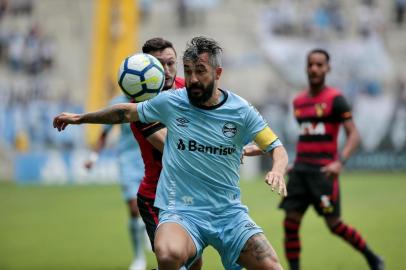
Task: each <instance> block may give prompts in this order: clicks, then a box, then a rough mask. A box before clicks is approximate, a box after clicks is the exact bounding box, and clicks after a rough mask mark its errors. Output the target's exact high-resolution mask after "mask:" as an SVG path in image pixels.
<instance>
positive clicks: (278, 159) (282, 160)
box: [270, 145, 289, 175]
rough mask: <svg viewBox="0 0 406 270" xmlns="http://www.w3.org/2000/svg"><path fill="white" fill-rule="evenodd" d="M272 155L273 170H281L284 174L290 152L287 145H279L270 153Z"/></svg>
mask: <svg viewBox="0 0 406 270" xmlns="http://www.w3.org/2000/svg"><path fill="white" fill-rule="evenodd" d="M270 154H271V156H272V171H275V172H279V173H280V174H282V175H284V174H285V172H286V168H287V166H288V161H289V160H288V154H287V153H286V150H285V147H283V146H282V145H281V146H278V147H276V148H275V149H273V150H272V152H271V153H270Z"/></svg>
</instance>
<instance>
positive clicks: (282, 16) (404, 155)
mask: <svg viewBox="0 0 406 270" xmlns="http://www.w3.org/2000/svg"><path fill="white" fill-rule="evenodd" d="M137 3H138V4H139V8H140V17H141V20H140V21H139V27H138V32H139V33H138V35H139V38H138V40H139V43H140V44H141V43H142V42H143V41H144V40H146V39H148V38H150V37H152V36H163V37H165V38H167V39H169V40H172V41H173V43H174V44H175V46H176V47H177V48H178V53H179V54H180V55H181V54H182V52H183V48H184V45H185V42H186V41H187V40H189V39H190V38H191V37H193V36H196V35H200V34H202V35H208V36H212V37H214V38H216V39H218V40H220V42H222V43H223V47H224V48H225V50H226V54H225V60H226V61H225V63H224V65H225V67H226V69H225V70H226V74H225V76H224V77H225V78H224V83H223V85H225V86H227V87H229V88H230V89H232V90H233V91H235V92H237V93H238V94H240V95H241V96H243V97H245V98H247V99H248V100H250V101H251V102H253V103H254V104H255V105H257V106H258V107H259V108H260V110H262V112H263V113H264V115H266V117H267V118H268V120H269V121H270V122H271V126H272V127H273V128H274V129H275V131H276V133H277V134H279V136H280V137H281V139H282V141H283V142H284V143H285V144H286V145H287V148H288V149H289V150H291V151H292V150H293V147H294V144H295V140H296V136H297V130H296V123H295V122H294V120H293V117H292V113H291V106H290V101H291V98H292V96H293V94H294V93H295V92H297V91H298V90H300V89H301V88H302V87H305V85H306V77H305V73H304V68H305V66H304V65H305V56H306V53H307V51H308V50H310V49H311V48H314V47H322V48H325V49H327V50H328V51H330V53H331V55H332V72H331V74H330V76H329V78H328V83H329V84H331V85H333V86H336V87H338V88H340V89H342V91H343V92H344V93H345V95H346V96H347V97H348V99H349V100H350V101H351V103H352V104H351V105H352V106H353V110H354V116H355V120H356V123H357V125H358V127H359V130H360V132H361V136H362V138H363V142H362V149H361V150H360V151H359V153H358V154H357V155H355V157H354V158H352V159H351V160H350V162H349V167H350V168H351V167H352V168H367V169H368V168H370V169H403V170H405V169H406V72H405V70H406V58H405V56H406V22H405V20H406V18H405V12H406V1H405V0H390V1H387V0H357V1H350V0H311V1H310V0H309V1H299V0H277V1H266V0H262V1H260V0H256V1H243V0H210V1H199V0H171V1H164V0H139V1H138V2H137ZM97 4H98V1H97V0H94V1H83V2H82V1H79V0H73V1H70V0H57V1H52V0H12V1H10V0H0V153H1V154H0V163H1V164H3V165H2V166H1V168H0V172H1V174H0V178H13V177H17V178H19V177H18V176H16V174H18V173H17V171H18V170H20V169H21V167H20V166H19V165H18V164H17V163H19V160H21V159H24V158H27V156H29V155H32V154H34V155H35V154H36V153H38V152H40V153H47V151H54V150H58V151H59V150H61V149H62V150H69V151H76V150H78V151H84V150H83V149H86V148H87V145H86V141H85V140H84V139H83V137H84V131H83V127H71V128H70V131H69V132H66V133H63V134H58V133H57V132H56V131H54V130H53V129H52V127H51V119H52V118H53V116H54V115H55V114H56V113H57V112H60V111H75V112H79V111H82V110H84V109H85V106H86V102H85V101H86V98H87V92H86V90H85V89H86V87H87V84H88V82H87V81H86V79H87V78H88V67H87V65H88V62H89V60H88V59H87V58H89V57H88V55H90V52H89V51H88V50H90V49H89V48H90V47H91V46H90V43H91V42H92V41H91V37H92V30H91V29H92V28H91V18H90V17H91V15H90V14H92V13H93V10H94V6H95V5H97ZM47 14H48V15H49V14H52V16H47ZM45 18H47V19H45ZM162 25H165V26H166V28H164V27H162ZM86 56H87V57H86ZM178 65H179V70H180V71H179V72H180V74H182V67H181V64H180V63H178ZM252 93H255V94H252ZM28 160H30V159H28ZM16 164H17V165H16ZM21 166H22V165H21ZM10 168H11V169H10ZM110 176H111V175H110ZM21 177H22V178H24V177H36V175H34V176H33V175H22V176H21Z"/></svg>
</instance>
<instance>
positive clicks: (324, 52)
mask: <svg viewBox="0 0 406 270" xmlns="http://www.w3.org/2000/svg"><path fill="white" fill-rule="evenodd" d="M314 53H321V54H324V56H325V57H326V60H327V63H329V62H330V55H329V54H328V52H327V51H326V50H324V49H320V48H317V49H313V50H311V51H310V52H309V53H308V54H307V59H309V57H310V55H312V54H314Z"/></svg>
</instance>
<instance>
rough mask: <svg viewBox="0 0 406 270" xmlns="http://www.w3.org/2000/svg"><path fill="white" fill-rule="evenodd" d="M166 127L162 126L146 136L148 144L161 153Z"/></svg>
mask: <svg viewBox="0 0 406 270" xmlns="http://www.w3.org/2000/svg"><path fill="white" fill-rule="evenodd" d="M166 134H167V129H166V128H162V129H160V130H158V131H156V132H154V133H153V134H151V135H149V136H148V137H147V140H148V141H149V143H150V144H152V146H153V147H154V148H156V149H157V150H159V151H160V152H161V153H162V152H163V151H164V144H165V139H166Z"/></svg>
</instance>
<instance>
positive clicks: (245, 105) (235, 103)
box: [223, 90, 257, 118]
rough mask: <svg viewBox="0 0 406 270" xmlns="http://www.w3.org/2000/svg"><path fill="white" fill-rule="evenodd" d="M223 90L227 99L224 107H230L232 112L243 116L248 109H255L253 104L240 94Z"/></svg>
mask: <svg viewBox="0 0 406 270" xmlns="http://www.w3.org/2000/svg"><path fill="white" fill-rule="evenodd" d="M223 91H224V93H225V95H226V97H227V100H226V102H225V104H224V105H225V108H226V109H231V110H233V111H234V112H237V113H238V114H240V116H241V117H243V118H244V117H245V116H246V115H247V113H249V112H250V111H257V110H256V108H255V107H254V105H253V104H251V103H250V102H248V101H247V100H246V99H245V98H243V97H241V96H240V95H238V94H236V93H234V92H232V91H229V90H223Z"/></svg>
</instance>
